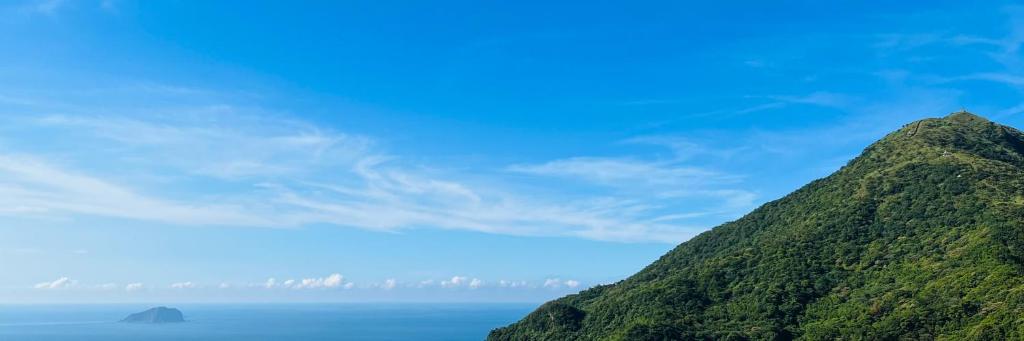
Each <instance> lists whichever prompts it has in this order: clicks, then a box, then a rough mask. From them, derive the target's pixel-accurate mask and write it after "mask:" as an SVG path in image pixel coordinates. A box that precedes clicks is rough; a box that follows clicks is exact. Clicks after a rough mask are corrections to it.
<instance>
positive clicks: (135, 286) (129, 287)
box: [124, 282, 144, 292]
mask: <svg viewBox="0 0 1024 341" xmlns="http://www.w3.org/2000/svg"><path fill="white" fill-rule="evenodd" d="M143 287H144V286H143V284H142V283H138V282H136V283H128V285H125V286H124V290H125V291H128V292H132V291H139V290H142V288H143Z"/></svg>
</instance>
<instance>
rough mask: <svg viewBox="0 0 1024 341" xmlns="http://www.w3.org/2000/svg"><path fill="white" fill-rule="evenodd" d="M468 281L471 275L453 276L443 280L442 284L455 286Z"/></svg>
mask: <svg viewBox="0 0 1024 341" xmlns="http://www.w3.org/2000/svg"><path fill="white" fill-rule="evenodd" d="M467 281H469V277H465V276H452V278H451V279H449V280H444V281H441V286H442V287H445V288H454V287H458V286H461V285H463V284H466V282H467Z"/></svg>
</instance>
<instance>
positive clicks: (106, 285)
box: [96, 283, 117, 290]
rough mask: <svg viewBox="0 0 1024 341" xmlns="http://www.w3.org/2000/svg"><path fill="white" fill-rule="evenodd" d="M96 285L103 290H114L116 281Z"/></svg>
mask: <svg viewBox="0 0 1024 341" xmlns="http://www.w3.org/2000/svg"><path fill="white" fill-rule="evenodd" d="M96 287H97V288H99V289H103V290H114V289H117V283H104V284H100V285H98V286H96Z"/></svg>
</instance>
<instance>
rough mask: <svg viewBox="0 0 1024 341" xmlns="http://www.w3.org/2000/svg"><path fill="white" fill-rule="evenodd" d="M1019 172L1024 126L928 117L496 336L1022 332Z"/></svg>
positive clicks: (974, 335) (967, 335)
mask: <svg viewBox="0 0 1024 341" xmlns="http://www.w3.org/2000/svg"><path fill="white" fill-rule="evenodd" d="M1022 178H1024V133H1021V132H1020V131H1019V130H1016V129H1014V128H1011V127H1007V126H1002V125H998V124H995V123H993V122H991V121H989V120H987V119H985V118H982V117H980V116H977V115H974V114H971V113H967V112H963V111H962V112H957V113H953V114H950V115H948V116H946V117H943V118H929V119H923V120H918V121H915V122H912V123H910V124H907V125H905V126H903V127H902V128H900V129H898V130H896V131H894V132H892V133H890V134H888V135H886V136H885V137H883V138H882V139H880V140H879V141H877V142H875V143H873V144H871V145H870V146H868V147H867V148H865V150H864V152H863V153H862V154H861V155H859V156H858V157H856V158H854V159H853V160H851V161H850V162H848V163H847V164H846V165H845V166H843V167H842V168H841V169H839V170H838V171H836V172H835V173H833V174H831V175H829V176H827V177H825V178H822V179H818V180H814V181H812V182H810V183H808V184H807V185H805V186H803V187H801V188H800V189H797V190H796V191H794V192H792V193H790V194H788V195H786V196H784V197H782V198H780V199H777V200H774V201H771V202H768V203H765V204H764V205H762V206H761V207H759V208H757V209H755V210H753V211H752V212H750V213H749V214H747V215H745V216H743V217H741V218H740V219H737V220H735V221H732V222H728V223H725V224H722V225H720V226H718V227H715V228H713V229H711V230H709V231H706V232H704V233H702V234H700V235H698V236H697V237H694V238H693V239H691V240H689V241H687V242H684V243H682V244H680V245H679V246H677V247H676V248H675V249H673V250H672V251H670V252H668V253H666V254H665V255H664V256H662V257H661V258H659V259H658V260H657V261H655V262H654V263H652V264H651V265H649V266H647V267H645V268H644V269H643V270H641V271H640V272H638V273H637V274H635V275H633V276H631V277H629V278H627V279H625V280H622V281H620V282H618V283H615V284H610V285H603V286H598V287H594V288H591V289H588V290H585V291H582V292H580V293H579V294H575V295H570V296H566V297H563V298H560V299H557V300H554V301H551V302H548V303H545V304H544V305H542V306H541V307H539V308H538V309H537V310H536V311H534V312H533V313H531V314H529V315H527V316H526V317H525V318H524V319H523V320H521V321H519V322H517V323H515V324H513V325H510V326H508V327H504V328H499V329H495V330H494V331H492V332H491V334H490V335H489V339H491V340H523V339H531V340H532V339H552V340H554V339H559V340H575V339H580V340H585V339H608V340H618V339H628V340H673V339H726V340H728V339H736V340H744V339H762V340H788V339H895V338H924V339H933V338H958V339H985V338H990V339H991V338H997V339H998V338H1013V337H1017V338H1020V337H1024V322H1022V321H1020V319H1018V318H1017V317H1016V316H1022V315H1024V314H1022V313H1024V280H1021V278H1024V276H1021V275H1022V274H1024V223H1022V222H1024V181H1022ZM951 297H952V298H951Z"/></svg>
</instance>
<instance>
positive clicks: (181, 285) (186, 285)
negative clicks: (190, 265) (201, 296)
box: [171, 282, 196, 289]
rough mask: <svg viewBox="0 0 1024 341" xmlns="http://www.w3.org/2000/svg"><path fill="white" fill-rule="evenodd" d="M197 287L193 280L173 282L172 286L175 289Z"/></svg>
mask: <svg viewBox="0 0 1024 341" xmlns="http://www.w3.org/2000/svg"><path fill="white" fill-rule="evenodd" d="M195 287H196V284H195V283H192V282H178V283H173V284H171V288H173V289H193V288H195Z"/></svg>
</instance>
